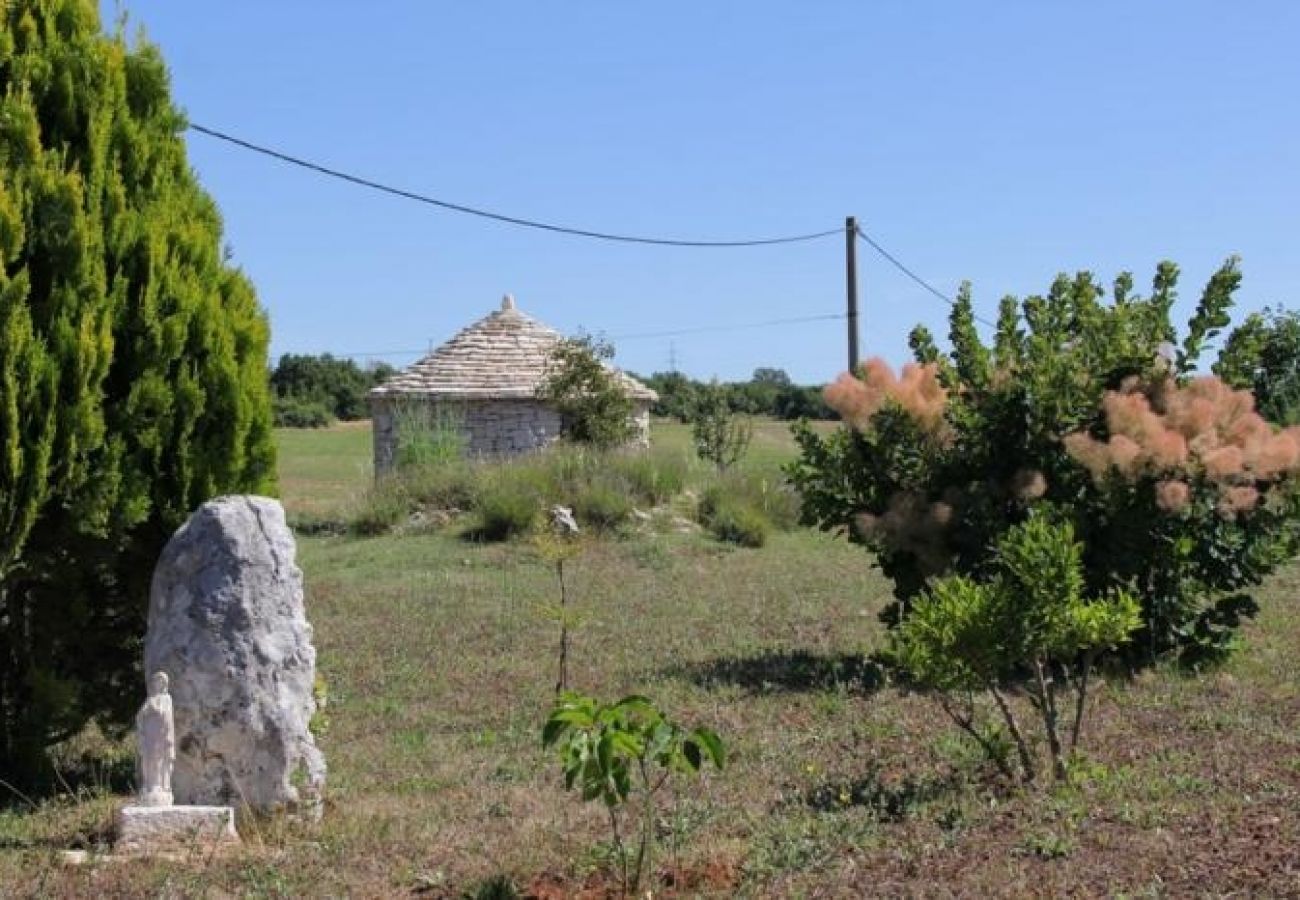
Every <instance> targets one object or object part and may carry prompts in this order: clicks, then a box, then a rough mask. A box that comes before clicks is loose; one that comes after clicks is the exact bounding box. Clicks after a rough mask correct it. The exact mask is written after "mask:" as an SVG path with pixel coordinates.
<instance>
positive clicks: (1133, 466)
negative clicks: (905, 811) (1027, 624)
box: [790, 260, 1300, 660]
mask: <svg viewBox="0 0 1300 900" xmlns="http://www.w3.org/2000/svg"><path fill="white" fill-rule="evenodd" d="M1177 274H1178V270H1177V267H1176V266H1174V265H1173V264H1172V263H1163V264H1161V266H1160V267H1159V269H1158V270H1157V273H1156V277H1155V281H1154V285H1153V290H1152V293H1151V295H1150V296H1149V297H1139V296H1136V295H1134V293H1133V289H1132V287H1133V285H1132V279H1131V277H1129V276H1128V275H1121V276H1120V277H1119V278H1117V279H1116V281H1115V283H1114V286H1113V292H1112V302H1111V303H1109V304H1105V303H1103V302H1102V297H1103V295H1104V291H1103V289H1102V287H1101V286H1100V285H1099V284H1098V283H1097V282H1096V281H1095V280H1094V279H1093V277H1092V276H1091V275H1090V274H1088V273H1081V274H1079V275H1077V276H1075V277H1073V278H1070V277H1066V276H1060V277H1059V278H1058V279H1057V280H1056V282H1055V283H1054V284H1053V286H1052V289H1051V291H1050V292H1049V293H1048V294H1047V295H1046V296H1035V297H1030V298H1028V299H1027V300H1025V301H1024V302H1023V303H1018V302H1017V301H1016V300H1015V299H1014V298H1010V297H1009V298H1006V299H1005V300H1003V302H1002V305H1001V313H1000V315H999V319H998V325H997V329H996V334H995V336H994V342H993V346H991V347H988V346H985V345H984V344H983V343H982V342H981V340H980V338H979V336H978V334H977V333H976V331H975V327H974V318H973V311H972V304H971V296H970V292H969V289H968V288H965V287H964V288H963V290H962V292H961V295H960V296H959V298H958V301H957V303H956V305H955V307H954V309H953V312H952V317H951V328H950V335H949V337H950V342H951V345H952V349H951V351H950V352H949V353H948V354H946V355H944V354H942V353H940V351H939V349H938V348H937V347H936V346H935V344H934V341H933V339H932V338H931V337H930V335H929V334H928V333H926V332H925V331H924V330H923V329H920V328H918V329H916V330H915V331H914V332H913V335H912V346H913V349H914V352H915V354H916V357H917V360H918V363H915V364H910V365H909V366H905V367H904V369H903V371H902V373H901V374H900V375H899V376H897V377H895V376H894V374H893V373H892V372H890V371H889V369H888V367H887V366H886V365H885V364H884V363H882V362H880V361H878V360H873V361H871V362H869V363H868V364H867V365H866V366H864V367H863V370H862V371H861V372H859V373H857V375H855V376H851V375H848V374H845V375H843V376H841V378H840V380H839V381H837V382H836V383H835V384H834V385H832V386H831V387H829V388H828V389H827V399H828V401H829V402H830V403H831V405H832V406H835V407H836V408H838V409H839V410H840V412H841V413H842V414H843V415H844V417H845V418H846V419H847V420H848V423H849V426H850V427H847V428H844V429H841V430H840V431H838V432H837V433H836V434H834V435H831V436H828V437H821V436H819V435H817V434H816V433H814V432H813V431H811V430H809V429H807V428H801V429H799V431H798V434H797V438H798V441H799V444H800V447H801V453H802V455H801V458H800V460H799V461H798V462H797V463H795V464H794V465H793V466H792V467H791V469H790V474H791V477H792V479H793V480H794V482H795V484H796V485H797V486H798V488H799V489H800V490H801V492H802V495H803V501H804V514H805V518H806V521H808V522H809V523H815V524H817V525H820V526H821V527H822V528H825V529H845V530H848V531H849V532H850V534H851V535H852V536H853V537H854V539H856V540H860V541H863V542H865V543H867V544H869V545H871V546H872V547H874V548H875V549H876V550H877V552H878V554H879V560H880V564H881V567H882V569H883V571H884V572H885V574H886V575H887V576H888V577H890V578H891V579H892V580H893V582H894V588H895V594H896V596H897V598H898V599H899V601H901V604H902V606H900V607H898V608H895V609H894V610H892V611H891V612H890V617H891V619H892V620H895V621H896V620H897V619H898V617H899V614H900V613H905V612H906V604H908V603H909V602H911V601H912V600H913V598H915V597H916V596H918V595H919V594H920V592H921V591H922V590H923V588H924V587H925V583H926V580H927V579H928V578H930V577H933V576H938V575H944V574H949V573H956V574H961V575H966V576H968V577H972V578H976V579H978V578H980V577H982V575H983V574H984V573H985V572H986V570H987V569H988V567H989V565H990V561H991V558H992V557H991V554H992V550H991V548H992V546H993V544H994V543H995V542H996V540H997V539H998V537H999V536H1000V535H1002V534H1004V533H1005V532H1006V531H1007V530H1008V529H1009V528H1011V527H1012V526H1014V525H1016V524H1017V523H1019V522H1021V521H1023V520H1024V519H1025V518H1026V517H1027V516H1028V514H1029V511H1030V509H1031V508H1033V507H1034V506H1036V505H1040V504H1050V505H1051V506H1053V507H1054V508H1057V509H1059V510H1061V511H1062V513H1063V515H1065V516H1066V518H1067V519H1068V520H1070V521H1071V522H1072V524H1073V526H1074V528H1075V531H1076V533H1077V535H1078V538H1079V540H1080V541H1081V542H1082V544H1083V548H1084V549H1083V566H1084V575H1085V583H1086V594H1088V595H1090V596H1101V595H1104V594H1106V593H1107V592H1108V591H1110V590H1113V589H1120V588H1122V589H1126V590H1130V591H1131V592H1132V593H1133V594H1134V595H1135V596H1136V597H1137V598H1138V599H1139V600H1140V602H1141V604H1142V618H1143V628H1142V630H1141V631H1140V632H1139V634H1138V635H1137V640H1136V643H1135V646H1136V647H1138V648H1140V649H1141V650H1142V651H1143V652H1144V653H1145V654H1146V655H1147V656H1148V657H1149V656H1151V655H1154V654H1158V653H1161V652H1165V651H1169V650H1174V649H1178V650H1181V651H1183V652H1184V653H1185V658H1186V659H1189V660H1190V659H1194V658H1197V657H1200V656H1202V655H1204V654H1215V653H1219V652H1222V651H1223V650H1225V649H1227V647H1228V646H1229V644H1230V641H1231V638H1232V635H1233V633H1234V630H1235V627H1236V625H1237V624H1238V623H1239V619H1240V617H1241V616H1242V615H1244V614H1248V613H1250V612H1251V611H1253V608H1254V607H1253V601H1252V600H1251V598H1250V596H1249V594H1248V592H1247V589H1249V588H1251V587H1253V586H1255V585H1258V584H1259V583H1260V580H1261V579H1262V578H1263V577H1264V575H1266V574H1268V573H1269V572H1271V571H1272V570H1273V569H1274V568H1275V567H1276V566H1277V565H1278V564H1279V563H1280V562H1281V561H1283V560H1284V559H1286V558H1288V557H1289V556H1290V555H1291V554H1292V552H1293V549H1294V546H1295V537H1296V533H1295V522H1296V515H1295V513H1296V507H1297V499H1296V498H1297V493H1296V491H1295V490H1294V489H1293V476H1294V473H1295V471H1296V469H1297V465H1300V435H1297V434H1295V433H1293V432H1289V431H1288V432H1281V433H1277V432H1274V430H1273V429H1271V428H1270V427H1269V426H1268V425H1267V424H1266V423H1265V422H1264V421H1263V420H1262V419H1261V418H1260V417H1259V416H1258V415H1256V414H1255V413H1254V412H1253V411H1252V400H1251V398H1250V396H1249V395H1248V394H1245V393H1238V392H1233V391H1232V390H1231V389H1229V388H1228V387H1226V386H1225V385H1223V384H1222V383H1221V382H1219V381H1218V379H1215V378H1199V379H1198V378H1193V377H1192V375H1191V373H1192V372H1193V371H1194V369H1195V367H1196V365H1197V363H1198V360H1199V357H1200V355H1201V353H1202V351H1203V350H1204V348H1205V345H1206V343H1207V341H1208V340H1210V339H1211V338H1212V337H1213V336H1214V335H1215V334H1216V333H1217V332H1218V330H1219V329H1221V328H1223V327H1224V326H1225V325H1226V324H1227V322H1228V314H1227V313H1228V309H1229V308H1230V306H1231V304H1232V295H1233V292H1234V291H1235V289H1236V287H1237V285H1238V283H1239V281H1240V277H1241V276H1240V274H1239V272H1238V270H1237V265H1236V261H1235V260H1230V261H1229V262H1228V263H1226V264H1225V265H1224V266H1223V267H1222V268H1221V269H1220V270H1219V271H1218V272H1217V273H1215V275H1214V276H1213V277H1212V278H1211V279H1210V281H1209V284H1208V285H1207V287H1206V289H1205V292H1204V294H1203V295H1202V297H1201V300H1200V303H1199V305H1198V307H1197V310H1196V312H1195V314H1194V315H1193V317H1192V319H1191V321H1190V323H1189V325H1188V328H1187V332H1186V335H1185V337H1184V338H1183V340H1182V343H1181V344H1179V345H1175V344H1174V343H1173V341H1174V340H1175V330H1174V328H1173V326H1172V325H1171V323H1170V320H1169V312H1170V308H1171V306H1172V305H1173V303H1174V300H1175V287H1176V283H1177Z"/></svg>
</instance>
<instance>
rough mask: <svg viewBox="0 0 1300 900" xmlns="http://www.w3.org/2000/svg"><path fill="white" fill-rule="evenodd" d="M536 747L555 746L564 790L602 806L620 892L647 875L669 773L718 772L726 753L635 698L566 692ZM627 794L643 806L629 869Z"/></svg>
mask: <svg viewBox="0 0 1300 900" xmlns="http://www.w3.org/2000/svg"><path fill="white" fill-rule="evenodd" d="M542 745H543V746H545V747H557V748H558V750H559V756H560V763H561V765H562V766H563V769H564V786H565V788H566V789H567V790H572V789H573V788H574V787H575V786H576V787H577V788H578V789H579V790H580V791H581V794H582V799H583V800H584V801H590V800H600V801H601V802H602V803H604V805H605V809H606V811H607V812H608V813H609V824H610V831H611V835H612V837H613V840H614V846H615V849H616V851H617V853H618V858H619V864H620V866H621V869H622V880H623V891H624V893H625V894H630V893H635V892H636V891H637V890H638V889H639V888H640V886H641V883H642V881H643V879H644V878H645V877H646V874H647V873H648V872H650V871H651V869H652V858H653V854H654V838H655V801H656V797H657V796H658V794H659V793H660V790H661V789H662V788H663V787H664V785H665V784H666V783H667V782H668V780H669V779H670V778H671V777H672V776H673V775H674V774H684V775H698V774H699V773H700V771H701V770H702V769H703V768H704V766H705V764H706V763H712V764H713V766H714V768H717V769H721V768H723V766H724V765H726V749H725V748H724V746H723V744H722V740H721V739H720V738H719V737H718V735H717V734H716V733H714V732H713V731H712V730H710V729H708V728H695V729H692V730H689V731H688V730H686V729H685V728H683V727H682V726H681V725H679V724H677V723H675V722H672V721H670V720H669V719H668V718H666V717H665V716H664V714H663V713H662V712H660V711H659V709H657V708H656V707H655V705H654V704H653V703H652V702H651V701H650V700H648V699H647V698H645V697H640V696H635V695H634V696H629V697H624V698H623V699H622V700H619V701H618V702H617V703H612V704H608V705H606V704H602V703H600V702H599V701H597V700H595V699H594V698H592V697H588V696H584V695H582V694H578V693H575V692H572V691H566V692H564V693H562V694H561V695H560V697H559V699H558V700H557V701H556V704H555V708H554V709H553V710H552V711H551V715H550V717H549V718H548V719H547V720H546V724H545V726H544V727H543V729H542ZM633 795H636V796H637V799H638V800H639V802H640V804H641V826H640V835H639V839H638V843H637V851H636V859H635V863H634V864H633V865H632V866H631V868H629V860H628V852H627V848H626V846H625V844H624V840H623V833H624V830H625V829H624V821H625V818H626V816H627V813H626V808H627V805H628V802H629V800H630V799H631V798H632V796H633Z"/></svg>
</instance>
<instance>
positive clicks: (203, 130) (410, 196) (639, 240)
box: [189, 122, 840, 247]
mask: <svg viewBox="0 0 1300 900" xmlns="http://www.w3.org/2000/svg"><path fill="white" fill-rule="evenodd" d="M189 128H190V130H191V131H197V132H198V133H199V134H204V135H207V136H208V137H212V138H216V139H217V140H220V141H225V142H226V143H228V144H233V145H235V146H236V147H242V148H244V149H245V150H251V151H253V152H254V153H260V154H262V155H263V156H269V157H271V158H272V159H278V160H280V161H281V162H285V163H289V164H290V165H294V166H298V167H300V168H303V169H309V170H311V171H313V172H318V173H320V174H321V175H328V176H329V177H331V178H338V179H340V180H342V181H347V182H350V183H352V184H356V185H360V186H361V187H367V188H370V189H372V190H376V191H381V192H383V193H385V194H392V195H393V196H395V197H403V198H405V199H407V200H415V201H417V202H419V203H427V204H429V205H430V206H436V207H438V208H440V209H446V210H450V211H452V212H458V213H465V214H466V215H471V216H478V217H479V218H483V219H491V220H493V221H495V222H504V223H506V224H507V225H518V226H521V227H523V228H536V229H539V230H541V231H551V232H555V233H557V234H568V235H573V236H575V237H586V238H595V239H597V240H602V241H619V242H622V243H625V244H655V245H659V246H664V247H759V246H767V245H771V244H795V243H799V242H801V241H815V240H818V239H819V238H824V237H830V236H831V235H833V234H839V233H840V229H838V228H832V229H829V230H827V231H817V232H812V233H810V234H794V235H787V236H784V237H768V238H753V239H749V240H730V241H693V240H679V239H676V238H656V237H642V236H639V235H629V234H615V233H612V232H606V231H592V230H589V229H586V228H570V227H568V226H566V225H554V224H551V223H549V222H539V221H536V220H534V219H522V218H519V217H518V216H507V215H504V214H502V213H496V212H490V211H488V210H485V209H478V208H476V207H473V206H465V205H463V204H460V203H452V202H450V201H448V200H439V199H438V198H436V197H430V196H427V195H425V194H418V193H416V192H415V191H408V190H405V189H403V188H397V187H393V186H391V185H387V184H382V183H380V182H378V181H372V180H370V179H369V178H362V177H361V176H359V175H352V174H349V173H347V172H343V171H340V170H338V169H331V168H329V167H328V166H323V165H321V164H320V163H315V162H311V161H310V160H306V159H302V158H300V157H297V156H290V155H289V154H288V153H283V152H281V151H279V150H274V149H272V148H270V147H264V146H262V145H260V144H254V143H252V142H251V141H246V140H244V139H243V138H238V137H235V136H234V135H231V134H226V133H225V132H222V131H217V130H216V129H215V128H208V127H206V126H204V125H199V124H198V123H196V122H190V123H189Z"/></svg>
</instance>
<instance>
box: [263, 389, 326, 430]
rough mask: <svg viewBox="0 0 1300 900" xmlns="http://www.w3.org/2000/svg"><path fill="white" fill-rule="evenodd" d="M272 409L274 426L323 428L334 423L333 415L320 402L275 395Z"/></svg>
mask: <svg viewBox="0 0 1300 900" xmlns="http://www.w3.org/2000/svg"><path fill="white" fill-rule="evenodd" d="M272 409H273V411H274V422H275V427H276V428H325V427H328V426H329V425H332V424H334V417H333V416H332V415H330V411H329V410H328V409H326V408H325V405H324V404H323V403H320V402H315V401H311V400H300V399H298V398H296V397H276V398H274V400H273V401H272Z"/></svg>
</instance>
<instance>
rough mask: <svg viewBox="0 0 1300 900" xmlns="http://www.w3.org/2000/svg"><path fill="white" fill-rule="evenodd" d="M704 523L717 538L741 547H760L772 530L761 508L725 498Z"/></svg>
mask: <svg viewBox="0 0 1300 900" xmlns="http://www.w3.org/2000/svg"><path fill="white" fill-rule="evenodd" d="M705 524H706V527H707V528H708V529H709V531H710V532H711V533H712V534H713V536H714V537H716V538H717V539H718V540H720V541H726V542H727V543H730V544H739V545H740V546H741V547H762V546H763V545H764V544H766V543H767V537H768V534H770V533H771V530H772V523H771V522H769V521H768V519H767V516H765V515H763V512H762V511H761V510H759V509H757V508H755V507H753V506H750V505H749V504H748V503H745V502H744V501H740V500H732V499H727V498H724V499H723V500H721V501H720V502H719V503H718V504H717V506H715V507H714V508H713V509H712V510H711V511H710V513H709V515H708V519H707V522H706V523H705Z"/></svg>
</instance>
